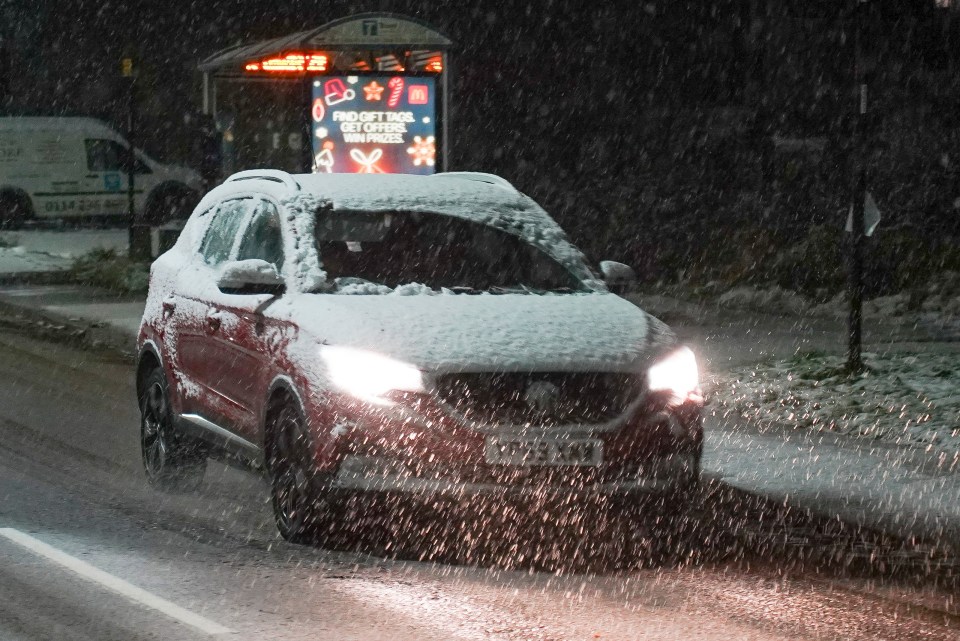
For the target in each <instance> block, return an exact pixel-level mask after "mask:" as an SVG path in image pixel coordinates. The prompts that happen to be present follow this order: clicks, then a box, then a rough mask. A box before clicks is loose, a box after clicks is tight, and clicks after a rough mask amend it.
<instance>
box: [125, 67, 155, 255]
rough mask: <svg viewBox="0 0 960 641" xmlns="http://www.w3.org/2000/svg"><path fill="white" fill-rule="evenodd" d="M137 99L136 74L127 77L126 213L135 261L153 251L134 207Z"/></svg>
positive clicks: (148, 229)
mask: <svg viewBox="0 0 960 641" xmlns="http://www.w3.org/2000/svg"><path fill="white" fill-rule="evenodd" d="M136 127H137V100H136V76H135V75H134V74H133V73H131V74H130V75H129V76H128V77H127V215H128V216H129V217H130V230H129V233H128V241H129V244H130V247H129V250H128V256H129V257H130V260H132V261H135V262H147V261H149V260H150V258H151V254H152V253H153V251H152V247H151V242H150V228H149V227H148V226H147V225H144V224H143V221H142V219H141V217H140V216H138V215H137V207H136V175H137V174H136V165H137V155H136V153H135V152H134V146H135V145H136V140H137V130H136Z"/></svg>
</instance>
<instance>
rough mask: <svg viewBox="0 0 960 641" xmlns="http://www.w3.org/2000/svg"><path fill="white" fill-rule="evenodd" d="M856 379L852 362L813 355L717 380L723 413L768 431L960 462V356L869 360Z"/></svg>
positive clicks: (714, 393) (712, 390) (716, 397)
mask: <svg viewBox="0 0 960 641" xmlns="http://www.w3.org/2000/svg"><path fill="white" fill-rule="evenodd" d="M864 362H865V364H866V366H867V371H866V372H865V373H863V374H860V375H850V374H848V373H846V371H845V369H844V365H845V362H844V358H842V357H840V356H825V355H820V354H811V355H806V356H802V357H797V358H795V359H792V360H788V361H779V362H776V363H771V364H759V365H753V366H750V367H740V368H736V369H733V370H731V371H729V372H724V373H721V374H717V375H715V376H714V377H713V379H712V380H711V381H710V382H709V385H708V394H709V395H710V397H711V398H712V399H713V402H714V403H715V404H716V409H717V411H718V412H719V413H720V414H722V415H724V416H729V415H730V414H733V415H737V416H740V417H743V418H745V419H747V420H748V421H750V422H751V423H752V424H754V425H756V426H758V427H760V428H761V429H762V428H765V427H771V426H775V425H779V426H790V427H793V428H796V429H805V430H822V431H827V432H835V433H839V434H846V435H852V436H857V437H862V438H868V439H875V440H882V441H886V442H891V443H899V444H914V445H923V446H932V447H934V448H936V449H937V450H944V451H948V452H952V453H954V455H960V354H923V355H922V356H918V355H906V354H899V355H883V356H881V355H878V354H869V353H868V354H865V355H864Z"/></svg>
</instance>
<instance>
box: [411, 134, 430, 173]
mask: <svg viewBox="0 0 960 641" xmlns="http://www.w3.org/2000/svg"><path fill="white" fill-rule="evenodd" d="M407 153H408V154H410V155H411V156H412V157H413V164H414V165H416V166H417V167H419V166H420V165H426V166H427V167H433V165H434V163H435V162H436V157H437V145H436V141H435V140H434V138H433V136H427V137H426V138H421V137H420V136H414V137H413V145H411V146H410V147H407Z"/></svg>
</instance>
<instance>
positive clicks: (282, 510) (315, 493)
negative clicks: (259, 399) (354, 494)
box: [267, 401, 339, 543]
mask: <svg viewBox="0 0 960 641" xmlns="http://www.w3.org/2000/svg"><path fill="white" fill-rule="evenodd" d="M268 420H269V422H270V424H269V426H268V432H267V433H268V434H271V435H272V436H271V440H272V444H271V447H270V451H269V454H268V456H269V461H268V467H269V472H270V498H271V504H272V505H273V515H274V519H275V521H276V524H277V529H278V530H279V531H280V536H282V537H283V538H284V539H286V540H287V541H290V542H291V543H312V542H316V541H318V540H319V539H321V538H323V534H324V533H325V531H326V530H327V529H328V528H329V527H330V525H331V524H332V518H331V517H332V516H333V514H334V512H335V511H336V509H337V507H338V505H339V501H338V500H337V497H336V494H335V492H334V491H333V490H331V488H330V485H331V480H332V476H331V475H329V474H321V473H319V472H318V471H317V469H316V464H315V462H314V459H313V448H312V447H311V438H310V433H309V430H308V429H307V424H306V420H305V419H304V417H303V414H302V412H301V411H300V409H299V408H298V407H297V406H296V405H295V404H294V403H292V402H290V401H285V402H283V403H282V404H281V405H280V406H279V407H277V408H276V409H275V410H274V411H271V412H270V413H269V418H268Z"/></svg>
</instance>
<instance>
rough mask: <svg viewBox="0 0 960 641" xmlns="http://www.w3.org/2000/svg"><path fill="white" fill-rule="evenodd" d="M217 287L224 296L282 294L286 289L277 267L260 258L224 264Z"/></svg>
mask: <svg viewBox="0 0 960 641" xmlns="http://www.w3.org/2000/svg"><path fill="white" fill-rule="evenodd" d="M217 287H219V288H220V291H222V292H223V293H224V294H274V295H279V294H282V293H283V291H284V290H285V289H286V286H285V283H284V282H283V277H282V276H281V275H280V272H279V271H278V270H277V266H276V265H274V264H273V263H268V262H267V261H265V260H260V259H259V258H250V259H247V260H237V261H232V262H229V263H224V265H223V267H221V268H220V277H219V278H218V279H217Z"/></svg>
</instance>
